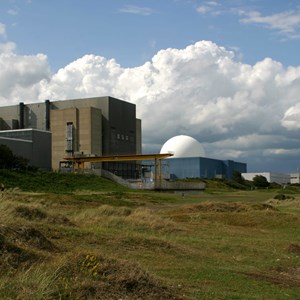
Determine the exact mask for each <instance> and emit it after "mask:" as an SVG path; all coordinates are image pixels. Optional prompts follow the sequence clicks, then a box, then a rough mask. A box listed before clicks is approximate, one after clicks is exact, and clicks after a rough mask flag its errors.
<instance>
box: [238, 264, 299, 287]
mask: <svg viewBox="0 0 300 300" xmlns="http://www.w3.org/2000/svg"><path fill="white" fill-rule="evenodd" d="M243 274H245V275H248V276H250V277H253V278H256V279H258V280H261V279H263V280H267V281H269V282H271V283H273V284H276V285H282V286H286V287H300V266H293V267H280V268H277V269H274V270H269V271H267V272H245V273H243Z"/></svg>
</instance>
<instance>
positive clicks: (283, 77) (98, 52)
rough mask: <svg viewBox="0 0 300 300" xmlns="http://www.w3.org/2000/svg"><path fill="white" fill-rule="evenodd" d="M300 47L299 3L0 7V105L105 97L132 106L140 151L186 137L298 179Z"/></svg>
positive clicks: (63, 1)
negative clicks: (140, 140)
mask: <svg viewBox="0 0 300 300" xmlns="http://www.w3.org/2000/svg"><path fill="white" fill-rule="evenodd" d="M299 43H300V1H299V0H297V1H296V0H264V1H263V0H224V1H217V0H208V1H201V0H152V1H150V0H148V1H147V0H139V1H137V0H107V1H104V0H51V1H50V0H1V2H0V105H1V106H4V105H14V104H17V103H19V102H20V101H23V102H25V103H33V102H39V101H44V100H45V99H50V100H65V99H73V98H84V97H96V96H105V95H110V96H113V97H116V98H120V99H123V100H126V101H129V102H131V103H134V104H136V108H137V117H138V118H141V119H142V130H143V152H144V153H149V152H159V150H160V148H161V146H162V145H163V143H164V142H165V141H167V140H168V139H169V138H171V137H172V136H175V135H180V134H185V135H190V136H192V137H194V138H196V139H197V140H198V141H199V142H201V144H202V145H203V147H204V149H205V151H206V153H208V154H209V155H208V156H209V157H212V158H218V159H233V160H236V161H241V162H246V163H247V164H248V170H249V171H251V172H258V171H261V172H263V171H276V172H296V171H297V169H298V168H299V167H300V160H299V157H300V140H299V130H300V122H299V120H300V101H299V100H300V99H299V95H300V55H299V52H300V51H299V50H300V44H299ZM0 117H2V118H4V119H5V116H0Z"/></svg>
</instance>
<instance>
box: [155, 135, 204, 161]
mask: <svg viewBox="0 0 300 300" xmlns="http://www.w3.org/2000/svg"><path fill="white" fill-rule="evenodd" d="M160 153H161V154H164V153H172V154H174V155H173V156H172V157H171V158H179V157H181V158H182V157H204V156H205V151H204V149H203V147H202V146H201V144H200V143H199V142H198V141H197V140H195V139H194V138H192V137H190V136H187V135H177V136H174V137H172V138H171V139H169V140H167V141H166V142H165V143H164V145H163V146H162V148H161V150H160Z"/></svg>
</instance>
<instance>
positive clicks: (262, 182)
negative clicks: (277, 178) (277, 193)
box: [253, 175, 270, 188]
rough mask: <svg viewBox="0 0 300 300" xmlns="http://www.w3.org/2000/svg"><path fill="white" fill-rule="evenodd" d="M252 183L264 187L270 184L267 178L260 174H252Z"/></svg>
mask: <svg viewBox="0 0 300 300" xmlns="http://www.w3.org/2000/svg"><path fill="white" fill-rule="evenodd" d="M253 184H254V186H255V187H258V188H266V187H268V186H269V185H270V183H269V182H268V180H267V178H266V177H265V176H262V175H256V176H254V178H253Z"/></svg>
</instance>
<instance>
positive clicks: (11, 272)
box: [0, 171, 300, 299]
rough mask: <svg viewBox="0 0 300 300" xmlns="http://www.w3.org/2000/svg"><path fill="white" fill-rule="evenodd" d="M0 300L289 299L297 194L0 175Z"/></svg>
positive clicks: (299, 275) (296, 282) (296, 278)
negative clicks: (172, 189)
mask: <svg viewBox="0 0 300 300" xmlns="http://www.w3.org/2000/svg"><path fill="white" fill-rule="evenodd" d="M0 182H3V183H4V185H5V190H4V192H2V193H1V194H0V198H1V199H0V299H297V298H298V297H299V294H300V190H299V187H288V188H286V189H284V190H283V189H281V188H280V187H276V189H272V188H270V187H269V188H268V189H258V190H249V189H244V190H241V189H237V188H236V187H233V185H232V183H229V184H228V183H227V182H224V181H221V180H216V181H207V182H206V183H207V186H208V189H207V190H206V191H205V192H203V193H201V194H192V193H191V194H189V193H184V194H182V193H178V194H177V193H173V194H172V193H162V192H149V191H148V192H147V191H140V190H139V191H135V190H129V189H127V188H124V187H121V186H118V185H116V184H115V183H113V182H110V181H107V180H104V179H102V178H99V177H96V176H92V175H78V174H59V173H52V174H51V173H34V172H33V173H28V172H13V171H0Z"/></svg>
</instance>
